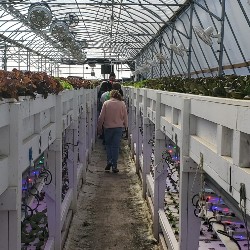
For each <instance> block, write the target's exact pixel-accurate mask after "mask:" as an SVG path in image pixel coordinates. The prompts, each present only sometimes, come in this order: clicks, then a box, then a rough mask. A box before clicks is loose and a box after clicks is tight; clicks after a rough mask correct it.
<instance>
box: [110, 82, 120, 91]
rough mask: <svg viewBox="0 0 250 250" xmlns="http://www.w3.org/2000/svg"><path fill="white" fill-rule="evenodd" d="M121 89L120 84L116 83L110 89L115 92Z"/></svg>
mask: <svg viewBox="0 0 250 250" xmlns="http://www.w3.org/2000/svg"><path fill="white" fill-rule="evenodd" d="M121 88H122V87H121V84H120V83H118V82H115V83H113V84H112V89H115V90H120V89H121Z"/></svg>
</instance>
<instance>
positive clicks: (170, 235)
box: [159, 209, 179, 250]
mask: <svg viewBox="0 0 250 250" xmlns="http://www.w3.org/2000/svg"><path fill="white" fill-rule="evenodd" d="M159 221H160V225H161V229H162V232H163V235H164V239H165V240H166V242H167V245H168V249H169V250H178V249H179V243H178V242H177V240H176V237H175V235H174V232H173V229H172V227H171V225H170V224H169V222H168V219H167V216H166V214H165V212H164V210H163V209H160V210H159Z"/></svg>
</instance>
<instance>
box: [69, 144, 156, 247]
mask: <svg viewBox="0 0 250 250" xmlns="http://www.w3.org/2000/svg"><path fill="white" fill-rule="evenodd" d="M105 166H106V152H105V149H104V146H103V145H102V144H101V140H98V141H97V143H96V145H95V146H94V150H93V152H92V154H91V159H90V164H89V166H88V171H87V179H86V183H85V185H84V186H83V187H82V188H81V190H80V192H79V197H78V205H77V207H78V209H77V213H76V214H75V216H74V217H73V220H72V223H71V227H70V230H69V235H68V238H67V241H66V243H65V246H64V250H106V249H110V250H123V249H124V250H125V249H126V250H143V249H145V250H150V249H152V250H157V249H159V248H158V246H157V243H156V241H155V240H154V238H153V236H152V231H151V225H152V221H151V218H150V214H149V210H148V207H147V204H146V202H145V201H144V200H143V199H142V193H141V183H140V180H139V178H138V176H137V175H136V173H135V166H134V163H133V161H132V160H131V158H130V155H129V148H128V146H127V141H125V140H123V141H122V147H121V153H120V156H119V161H118V168H119V170H120V172H119V173H118V174H114V173H112V172H110V173H106V172H105V171H104V168H105Z"/></svg>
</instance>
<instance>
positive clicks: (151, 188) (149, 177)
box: [146, 174, 154, 199]
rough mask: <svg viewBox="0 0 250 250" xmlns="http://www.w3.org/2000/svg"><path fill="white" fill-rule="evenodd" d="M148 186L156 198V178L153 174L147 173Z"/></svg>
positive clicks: (151, 194)
mask: <svg viewBox="0 0 250 250" xmlns="http://www.w3.org/2000/svg"><path fill="white" fill-rule="evenodd" d="M146 181H147V187H148V190H149V193H150V196H151V197H152V199H153V198H154V179H153V177H152V175H151V174H147V176H146Z"/></svg>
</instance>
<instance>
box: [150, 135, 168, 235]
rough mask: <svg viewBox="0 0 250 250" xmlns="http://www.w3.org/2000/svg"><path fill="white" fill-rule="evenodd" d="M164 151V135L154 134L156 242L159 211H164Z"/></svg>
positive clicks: (158, 230) (158, 229)
mask: <svg viewBox="0 0 250 250" xmlns="http://www.w3.org/2000/svg"><path fill="white" fill-rule="evenodd" d="M164 150H166V145H165V135H164V134H163V133H162V132H161V131H156V134H155V164H154V165H155V168H154V201H153V204H154V218H153V233H154V237H155V239H156V240H158V239H159V233H160V223H159V213H158V212H159V209H164V197H165V189H166V179H167V173H168V171H167V166H166V164H165V165H164V163H163V162H162V153H163V152H164Z"/></svg>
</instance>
